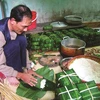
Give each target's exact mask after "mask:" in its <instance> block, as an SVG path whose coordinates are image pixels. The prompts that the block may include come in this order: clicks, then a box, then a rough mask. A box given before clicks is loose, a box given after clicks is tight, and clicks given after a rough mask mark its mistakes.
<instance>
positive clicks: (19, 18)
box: [10, 5, 32, 34]
mask: <svg viewBox="0 0 100 100" xmlns="http://www.w3.org/2000/svg"><path fill="white" fill-rule="evenodd" d="M10 23H11V24H10V25H11V26H10V27H11V30H12V31H15V32H16V33H17V34H21V33H23V32H24V31H27V27H28V26H29V25H30V24H31V23H32V12H31V10H30V9H29V8H28V7H27V6H26V5H18V6H16V7H14V8H13V9H12V10H11V13H10Z"/></svg>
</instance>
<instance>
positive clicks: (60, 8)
mask: <svg viewBox="0 0 100 100" xmlns="http://www.w3.org/2000/svg"><path fill="white" fill-rule="evenodd" d="M3 2H4V4H5V13H6V16H9V13H10V10H11V8H12V7H14V6H16V5H17V4H26V5H27V6H28V7H30V9H31V10H35V11H36V12H37V13H38V19H37V22H38V23H44V22H51V21H55V20H63V19H64V16H66V15H70V14H76V15H80V16H82V17H83V20H84V21H88V22H91V21H94V22H96V21H100V0H16V1H15V0H3Z"/></svg>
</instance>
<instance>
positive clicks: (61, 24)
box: [50, 21, 67, 28]
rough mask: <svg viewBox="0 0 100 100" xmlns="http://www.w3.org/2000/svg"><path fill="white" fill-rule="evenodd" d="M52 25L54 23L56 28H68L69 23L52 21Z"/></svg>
mask: <svg viewBox="0 0 100 100" xmlns="http://www.w3.org/2000/svg"><path fill="white" fill-rule="evenodd" d="M50 25H52V26H53V27H54V28H66V27H67V25H66V24H65V23H64V22H60V21H57V22H52V23H51V24H50Z"/></svg>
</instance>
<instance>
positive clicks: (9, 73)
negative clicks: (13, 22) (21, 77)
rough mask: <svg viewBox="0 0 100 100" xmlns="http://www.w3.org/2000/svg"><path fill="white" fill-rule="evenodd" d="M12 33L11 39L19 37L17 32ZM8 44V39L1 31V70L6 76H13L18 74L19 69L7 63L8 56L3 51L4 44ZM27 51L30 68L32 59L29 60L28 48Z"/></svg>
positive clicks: (28, 66)
mask: <svg viewBox="0 0 100 100" xmlns="http://www.w3.org/2000/svg"><path fill="white" fill-rule="evenodd" d="M10 35H11V40H15V39H16V37H17V34H16V33H15V32H10ZM5 44H6V40H5V37H4V35H3V33H2V32H1V31H0V72H2V73H3V74H4V75H5V76H13V77H16V76H17V73H18V72H17V71H16V70H14V69H13V68H12V67H10V66H7V65H6V57H5V54H4V51H3V46H4V45H5ZM26 51H27V57H26V58H27V66H26V67H27V68H30V66H31V63H32V62H31V61H30V60H29V56H28V50H27V49H26Z"/></svg>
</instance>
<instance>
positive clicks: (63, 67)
mask: <svg viewBox="0 0 100 100" xmlns="http://www.w3.org/2000/svg"><path fill="white" fill-rule="evenodd" d="M72 58H73V57H66V58H63V59H61V61H60V67H61V68H62V69H63V70H66V69H68V68H67V67H66V66H67V64H68V61H69V60H71V59H72Z"/></svg>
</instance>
